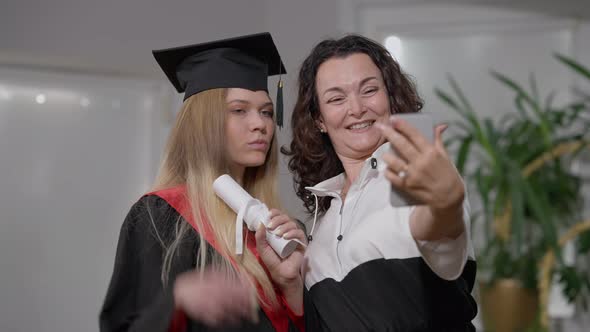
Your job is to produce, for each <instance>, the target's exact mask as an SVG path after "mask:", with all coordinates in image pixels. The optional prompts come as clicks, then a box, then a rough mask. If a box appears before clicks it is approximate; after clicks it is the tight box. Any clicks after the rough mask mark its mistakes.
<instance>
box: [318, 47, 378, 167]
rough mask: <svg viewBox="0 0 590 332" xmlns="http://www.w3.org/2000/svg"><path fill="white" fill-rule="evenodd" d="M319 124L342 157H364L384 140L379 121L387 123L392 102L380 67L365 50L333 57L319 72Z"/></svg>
mask: <svg viewBox="0 0 590 332" xmlns="http://www.w3.org/2000/svg"><path fill="white" fill-rule="evenodd" d="M316 93H317V96H318V101H319V108H320V120H319V121H318V122H319V123H318V126H319V127H320V128H321V129H322V130H323V131H325V132H326V133H327V134H328V135H329V137H330V140H331V141H332V144H333V145H334V150H335V151H336V153H337V154H338V155H339V156H340V157H341V158H342V157H346V158H351V159H364V158H366V157H367V156H369V155H371V154H372V153H373V152H374V151H375V150H376V149H377V148H378V147H379V146H380V145H381V144H383V143H384V142H385V139H384V138H383V137H382V135H381V132H380V131H379V130H378V129H377V128H376V127H375V126H374V124H375V123H376V122H382V123H386V122H387V121H388V119H389V116H390V103H389V97H388V93H387V89H386V87H385V82H384V81H383V76H382V75H381V71H380V70H379V68H377V66H376V65H375V63H374V62H373V60H371V58H370V57H369V56H368V55H366V54H364V53H354V54H351V55H349V56H346V57H344V58H331V59H329V60H327V61H326V62H324V63H322V64H321V65H320V67H319V68H318V72H317V76H316Z"/></svg>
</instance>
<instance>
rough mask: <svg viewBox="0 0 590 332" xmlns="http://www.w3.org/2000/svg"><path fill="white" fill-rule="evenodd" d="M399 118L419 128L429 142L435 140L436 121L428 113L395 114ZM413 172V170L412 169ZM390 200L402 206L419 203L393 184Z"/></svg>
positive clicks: (393, 150) (395, 204)
mask: <svg viewBox="0 0 590 332" xmlns="http://www.w3.org/2000/svg"><path fill="white" fill-rule="evenodd" d="M394 117H395V118H397V119H402V120H404V121H406V122H407V123H409V124H410V125H411V126H413V127H415V128H416V129H418V131H419V132H420V134H422V135H423V136H424V137H425V138H426V139H427V140H428V141H429V142H431V143H432V142H434V121H433V119H432V117H431V116H430V115H429V114H427V113H400V114H396V115H395V116H394ZM390 147H391V151H392V152H393V153H394V154H395V153H396V152H395V149H394V147H393V146H390ZM410 172H411V170H410ZM390 202H391V205H392V206H395V207H402V206H408V205H417V204H419V202H417V201H416V200H415V199H413V198H412V197H410V196H409V195H407V194H406V193H404V192H402V191H401V190H398V189H396V188H394V187H393V185H392V186H391V192H390Z"/></svg>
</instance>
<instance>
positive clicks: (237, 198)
mask: <svg viewBox="0 0 590 332" xmlns="http://www.w3.org/2000/svg"><path fill="white" fill-rule="evenodd" d="M213 190H214V191H215V194H217V196H219V198H221V199H222V200H223V201H224V202H225V204H227V205H228V206H229V207H230V208H231V209H232V210H234V212H235V213H237V214H238V215H237V217H236V254H238V255H241V254H242V252H243V248H244V236H243V233H242V222H245V223H246V225H247V226H248V229H249V230H251V231H256V230H257V229H258V226H259V225H260V223H262V224H264V226H265V227H266V226H267V225H268V222H269V221H270V211H269V210H268V208H267V207H266V205H265V204H264V203H262V202H261V201H259V200H257V199H255V198H253V197H252V196H251V195H250V194H248V192H247V191H246V190H244V188H242V187H241V186H240V185H239V184H238V183H237V182H236V181H235V180H234V179H233V178H232V177H231V176H229V175H227V174H224V175H222V176H220V177H218V178H217V179H216V180H215V181H214V182H213ZM266 240H267V241H268V243H269V244H270V246H271V247H272V248H273V249H274V251H275V252H276V253H277V254H278V255H279V256H281V258H286V257H288V256H289V255H291V253H293V251H295V249H296V248H297V245H299V244H301V245H303V246H305V244H303V243H302V242H301V241H299V240H297V239H292V240H285V239H283V238H282V237H280V236H278V235H275V234H273V233H272V232H270V231H268V230H267V232H266Z"/></svg>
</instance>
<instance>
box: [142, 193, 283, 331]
mask: <svg viewBox="0 0 590 332" xmlns="http://www.w3.org/2000/svg"><path fill="white" fill-rule="evenodd" d="M147 195H155V196H158V197H160V198H162V199H163V200H165V201H166V202H167V203H168V204H169V205H170V206H171V207H172V208H174V210H176V212H178V213H179V214H180V215H181V216H182V217H183V218H184V220H186V221H187V222H188V223H189V224H190V225H191V226H193V228H194V229H195V231H196V232H198V233H199V234H201V236H202V237H203V238H204V239H205V240H206V241H207V242H208V243H209V245H211V246H212V247H213V248H214V249H215V250H216V251H217V252H218V253H221V251H220V250H219V248H218V246H217V243H215V238H214V236H213V232H212V230H211V228H210V226H209V224H208V223H207V222H204V223H203V224H204V228H205V229H203V230H199V229H197V225H196V224H195V221H194V219H193V214H192V210H191V206H190V202H189V201H188V196H187V193H186V186H184V185H180V186H177V187H173V188H169V189H164V190H159V191H155V192H151V193H148V194H147ZM245 231H246V234H248V236H247V237H246V238H247V241H246V245H247V247H248V250H250V251H251V252H252V254H254V255H255V256H256V258H257V259H258V262H260V264H261V265H262V266H263V267H264V270H265V271H266V274H267V275H268V277H269V279H270V275H269V273H268V271H267V270H266V266H265V265H264V264H263V263H262V260H261V259H260V255H258V250H256V239H255V237H254V233H253V232H250V231H249V230H248V229H246V230H245ZM226 258H227V259H229V261H230V262H231V264H232V265H233V266H234V268H235V269H236V270H237V271H238V270H239V269H240V268H239V266H238V265H237V263H236V262H235V261H234V260H233V259H231V258H228V257H226ZM256 288H257V292H258V296H260V297H261V298H263V299H265V300H266V296H264V292H263V291H262V288H261V287H260V285H256ZM275 291H276V292H277V295H278V296H279V299H282V294H281V293H280V291H279V290H278V289H277V288H275ZM281 302H284V301H281ZM260 306H261V308H262V310H263V311H264V313H265V314H266V316H267V317H268V319H269V320H270V322H271V323H272V326H273V327H274V328H275V330H276V331H277V332H288V330H289V318H288V313H287V310H286V309H285V308H284V307H283V306H280V307H279V308H274V310H273V308H271V307H269V306H268V305H263V304H260ZM185 328H186V317H185V316H184V315H183V314H182V313H176V314H175V315H174V317H173V320H172V322H171V325H170V329H169V332H173V331H184V330H185Z"/></svg>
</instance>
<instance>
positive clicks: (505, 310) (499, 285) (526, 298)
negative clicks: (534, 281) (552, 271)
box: [479, 279, 539, 332]
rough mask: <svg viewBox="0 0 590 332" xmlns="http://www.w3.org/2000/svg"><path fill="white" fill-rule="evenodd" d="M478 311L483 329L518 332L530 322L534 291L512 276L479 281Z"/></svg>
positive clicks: (536, 304)
mask: <svg viewBox="0 0 590 332" xmlns="http://www.w3.org/2000/svg"><path fill="white" fill-rule="evenodd" d="M479 293H480V304H481V314H482V319H483V325H484V328H485V331H486V332H492V331H493V332H516V331H518V332H520V331H525V330H526V329H527V328H528V327H531V326H532V325H533V324H534V321H535V317H536V315H537V312H538V307H539V301H538V296H537V293H536V292H535V291H532V290H530V289H526V288H524V287H522V284H521V283H520V281H518V280H516V279H498V280H496V281H495V282H494V283H492V284H489V283H486V282H480V283H479Z"/></svg>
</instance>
